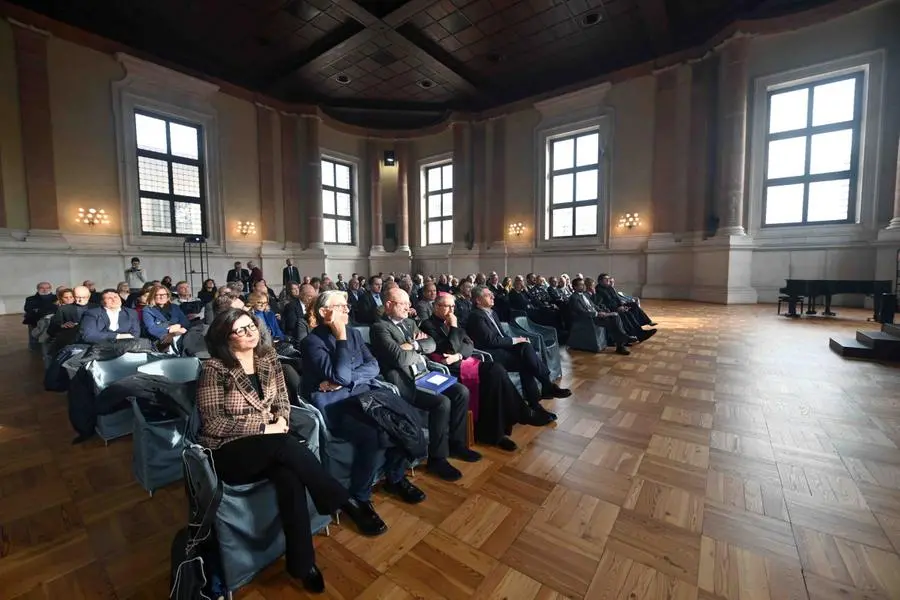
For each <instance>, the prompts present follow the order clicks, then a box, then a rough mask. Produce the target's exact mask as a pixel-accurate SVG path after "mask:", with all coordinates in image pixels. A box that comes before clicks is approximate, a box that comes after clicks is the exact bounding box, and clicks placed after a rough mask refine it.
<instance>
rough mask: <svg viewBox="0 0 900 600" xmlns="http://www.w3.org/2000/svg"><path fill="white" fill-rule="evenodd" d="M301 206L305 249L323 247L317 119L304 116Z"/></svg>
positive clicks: (320, 164)
mask: <svg viewBox="0 0 900 600" xmlns="http://www.w3.org/2000/svg"><path fill="white" fill-rule="evenodd" d="M303 125H304V129H305V131H304V134H305V135H304V136H303V157H302V158H303V165H302V169H303V172H304V177H303V191H304V194H303V195H304V196H305V197H304V198H303V205H304V206H306V224H305V225H306V226H307V234H306V235H307V238H306V239H307V240H309V242H308V243H307V244H306V246H307V248H310V249H321V248H324V247H325V242H324V231H323V228H322V153H321V150H320V146H319V117H318V116H311V115H304V116H303Z"/></svg>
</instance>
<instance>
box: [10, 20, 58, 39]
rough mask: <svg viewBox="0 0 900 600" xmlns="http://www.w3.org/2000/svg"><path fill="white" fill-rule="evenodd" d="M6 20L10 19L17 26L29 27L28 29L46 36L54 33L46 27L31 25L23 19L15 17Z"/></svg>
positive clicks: (11, 23)
mask: <svg viewBox="0 0 900 600" xmlns="http://www.w3.org/2000/svg"><path fill="white" fill-rule="evenodd" d="M6 20H7V21H9V24H10V25H15V26H16V27H21V28H22V29H27V30H28V31H32V32H34V33H37V34H40V35H43V36H45V37H51V36H52V35H53V34H51V33H50V32H49V31H47V30H46V29H41V28H40V27H35V26H34V25H29V24H28V23H23V22H21V21H17V20H16V19H13V18H9V19H6Z"/></svg>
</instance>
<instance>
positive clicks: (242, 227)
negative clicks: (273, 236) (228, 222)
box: [237, 221, 256, 237]
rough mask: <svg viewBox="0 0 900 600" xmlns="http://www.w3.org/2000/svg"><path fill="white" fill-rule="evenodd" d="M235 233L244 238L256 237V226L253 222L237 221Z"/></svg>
mask: <svg viewBox="0 0 900 600" xmlns="http://www.w3.org/2000/svg"><path fill="white" fill-rule="evenodd" d="M237 231H238V233H239V234H241V235H242V236H244V237H247V236H248V235H256V224H255V223H254V222H253V221H238V224H237Z"/></svg>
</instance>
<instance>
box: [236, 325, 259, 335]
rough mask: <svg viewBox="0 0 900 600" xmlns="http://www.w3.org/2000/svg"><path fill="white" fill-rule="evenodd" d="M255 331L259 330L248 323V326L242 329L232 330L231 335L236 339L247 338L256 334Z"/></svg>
mask: <svg viewBox="0 0 900 600" xmlns="http://www.w3.org/2000/svg"><path fill="white" fill-rule="evenodd" d="M257 331H259V328H257V327H256V325H254V324H253V323H250V324H249V325H244V326H243V327H238V328H237V329H232V330H231V333H233V334H234V335H236V336H238V337H248V336H249V335H250V334H251V333H256V332H257Z"/></svg>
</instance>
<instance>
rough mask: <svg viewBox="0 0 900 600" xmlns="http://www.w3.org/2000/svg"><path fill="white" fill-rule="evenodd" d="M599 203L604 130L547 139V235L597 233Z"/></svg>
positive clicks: (567, 236)
mask: <svg viewBox="0 0 900 600" xmlns="http://www.w3.org/2000/svg"><path fill="white" fill-rule="evenodd" d="M599 204H600V133H599V132H598V131H596V130H595V131H585V132H581V133H575V134H569V135H564V136H559V137H554V138H551V139H549V140H547V206H548V209H547V212H548V222H547V232H548V234H549V235H548V236H547V237H549V238H572V237H581V236H595V235H597V223H598V210H599Z"/></svg>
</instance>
